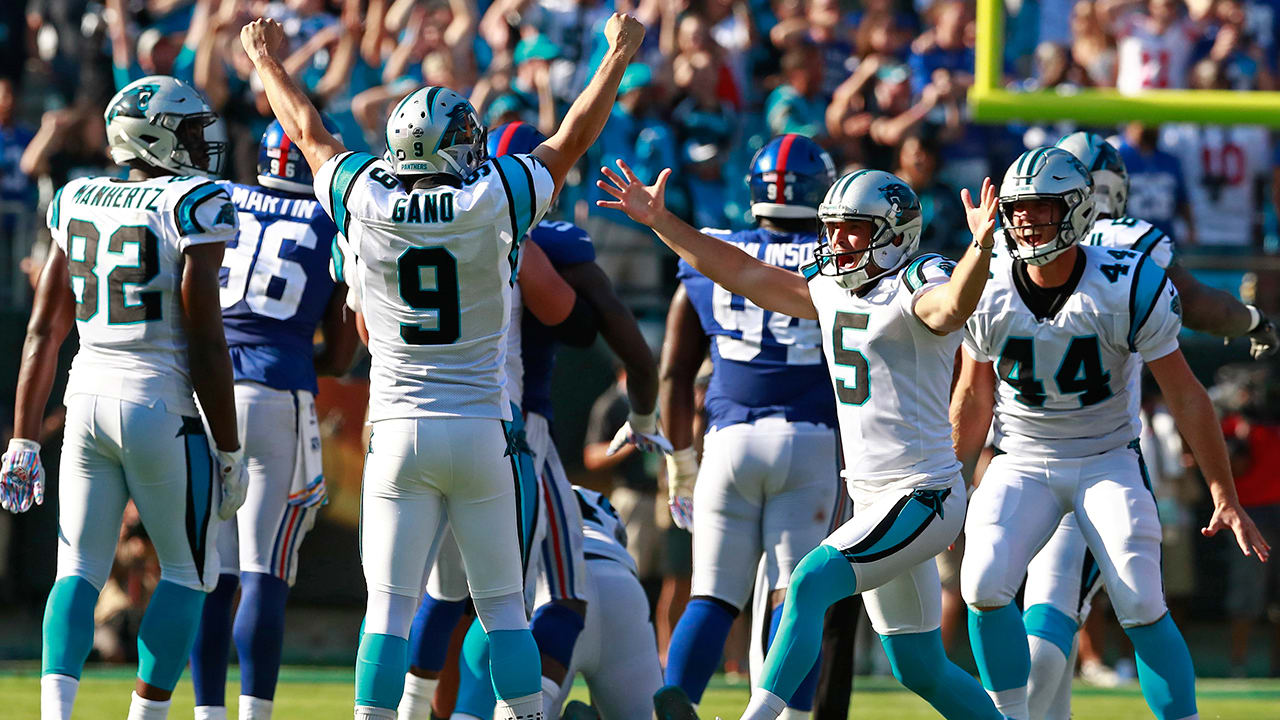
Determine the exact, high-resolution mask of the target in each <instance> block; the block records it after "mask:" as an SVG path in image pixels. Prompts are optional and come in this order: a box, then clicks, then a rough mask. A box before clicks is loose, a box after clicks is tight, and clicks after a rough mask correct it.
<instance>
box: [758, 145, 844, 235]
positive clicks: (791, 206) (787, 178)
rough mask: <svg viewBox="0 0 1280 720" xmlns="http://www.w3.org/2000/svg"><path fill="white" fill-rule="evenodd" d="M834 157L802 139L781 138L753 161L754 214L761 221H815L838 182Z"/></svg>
mask: <svg viewBox="0 0 1280 720" xmlns="http://www.w3.org/2000/svg"><path fill="white" fill-rule="evenodd" d="M835 179H836V168H835V164H834V163H832V162H831V156H830V155H828V154H827V151H826V150H823V149H822V148H821V147H820V146H819V145H818V143H816V142H814V141H812V140H810V139H809V138H807V137H805V136H803V135H795V134H788V135H780V136H778V137H776V138H774V139H772V140H770V141H769V142H768V144H766V145H765V146H764V147H762V148H760V151H759V152H757V153H756V155H755V157H753V158H751V171H750V174H749V175H747V186H748V187H750V188H751V214H752V215H754V216H756V217H758V218H760V217H767V218H816V217H818V205H819V204H821V203H822V198H823V197H825V196H826V193H827V188H829V187H831V183H833V182H835Z"/></svg>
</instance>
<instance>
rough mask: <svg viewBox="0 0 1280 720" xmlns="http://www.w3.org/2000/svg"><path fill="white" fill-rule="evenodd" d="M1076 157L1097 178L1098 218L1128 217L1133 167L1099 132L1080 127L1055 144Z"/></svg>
mask: <svg viewBox="0 0 1280 720" xmlns="http://www.w3.org/2000/svg"><path fill="white" fill-rule="evenodd" d="M1054 147H1060V148H1062V149H1063V150H1066V151H1067V152H1069V153H1071V154H1072V155H1075V156H1076V159H1077V160H1079V161H1080V163H1081V164H1082V165H1084V167H1085V169H1086V170H1088V171H1089V174H1090V175H1091V176H1092V177H1093V204H1094V205H1096V206H1097V207H1098V217H1104V216H1105V217H1111V218H1121V217H1124V210H1125V206H1126V205H1128V204H1129V170H1128V169H1127V168H1125V166H1124V158H1122V157H1120V152H1119V151H1118V150H1116V149H1115V147H1113V146H1112V145H1111V143H1109V142H1107V140H1106V138H1104V137H1102V136H1101V135H1098V134H1097V133H1091V132H1085V131H1083V130H1077V131H1076V132H1073V133H1071V134H1070V135H1063V136H1062V139H1061V140H1059V141H1058V142H1057V144H1055V145H1054Z"/></svg>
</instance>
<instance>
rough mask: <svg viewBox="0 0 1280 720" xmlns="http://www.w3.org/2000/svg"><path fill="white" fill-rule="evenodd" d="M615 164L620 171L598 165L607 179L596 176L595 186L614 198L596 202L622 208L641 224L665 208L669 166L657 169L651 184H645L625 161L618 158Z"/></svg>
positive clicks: (649, 222)
mask: <svg viewBox="0 0 1280 720" xmlns="http://www.w3.org/2000/svg"><path fill="white" fill-rule="evenodd" d="M618 168H619V169H620V170H622V175H618V173H616V172H614V171H613V170H612V169H611V168H608V167H602V168H600V172H601V174H603V175H604V176H605V177H606V178H608V179H609V182H605V181H604V180H597V181H596V187H598V188H600V189H601V190H603V191H605V192H606V193H608V194H609V195H610V196H611V197H613V198H614V199H613V200H597V201H596V205H598V206H599V207H602V208H612V209H614V210H621V211H622V212H624V213H626V214H627V217H629V218H631V219H632V220H635V221H636V222H638V223H640V224H642V225H651V224H652V223H653V220H654V219H655V218H657V217H658V215H660V214H661V213H662V211H663V210H666V207H667V206H666V199H665V198H666V194H667V179H668V178H670V177H671V169H670V168H667V169H666V170H663V171H662V172H660V173H658V179H657V181H656V182H654V183H653V184H652V185H645V184H644V183H642V182H640V178H638V177H636V174H635V173H634V172H632V170H631V167H630V166H628V165H627V163H626V162H625V161H623V160H618Z"/></svg>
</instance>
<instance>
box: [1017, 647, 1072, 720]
mask: <svg viewBox="0 0 1280 720" xmlns="http://www.w3.org/2000/svg"><path fill="white" fill-rule="evenodd" d="M1027 645H1029V646H1030V647H1031V676H1030V677H1029V678H1028V680H1027V708H1028V710H1029V711H1030V713H1031V720H1046V718H1048V717H1049V710H1050V708H1051V707H1053V701H1054V699H1055V698H1057V697H1058V689H1059V687H1060V685H1061V684H1062V683H1063V682H1071V680H1070V678H1066V679H1065V680H1064V675H1065V674H1066V669H1067V656H1066V655H1063V654H1062V648H1059V647H1058V646H1057V645H1054V644H1053V643H1051V642H1049V641H1048V640H1045V639H1044V638H1042V637H1039V636H1036V635H1028V636H1027Z"/></svg>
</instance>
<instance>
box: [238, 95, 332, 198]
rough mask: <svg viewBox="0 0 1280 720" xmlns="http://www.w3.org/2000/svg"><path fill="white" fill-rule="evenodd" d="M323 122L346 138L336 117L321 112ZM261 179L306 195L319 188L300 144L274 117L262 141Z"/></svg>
mask: <svg viewBox="0 0 1280 720" xmlns="http://www.w3.org/2000/svg"><path fill="white" fill-rule="evenodd" d="M320 122H322V123H323V124H324V129H325V130H328V131H329V132H330V133H331V134H332V135H333V137H334V138H335V139H337V140H338V142H342V133H341V131H339V129H338V124H337V123H335V122H334V121H333V119H332V118H330V117H329V116H328V115H325V114H324V113H320ZM258 183H259V184H261V185H262V186H263V187H269V188H272V189H274V190H284V191H286V192H294V193H302V194H304V195H314V194H315V192H316V190H315V187H314V186H313V185H312V183H313V178H312V176H311V166H310V165H308V164H307V159H306V158H305V157H303V156H302V151H301V150H299V149H298V146H297V145H294V144H293V141H291V140H290V139H289V136H287V135H285V134H284V128H283V127H282V126H281V125H280V121H279V120H272V121H271V124H270V125H268V126H267V131H266V132H264V133H263V134H262V142H260V143H259V144H258Z"/></svg>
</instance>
